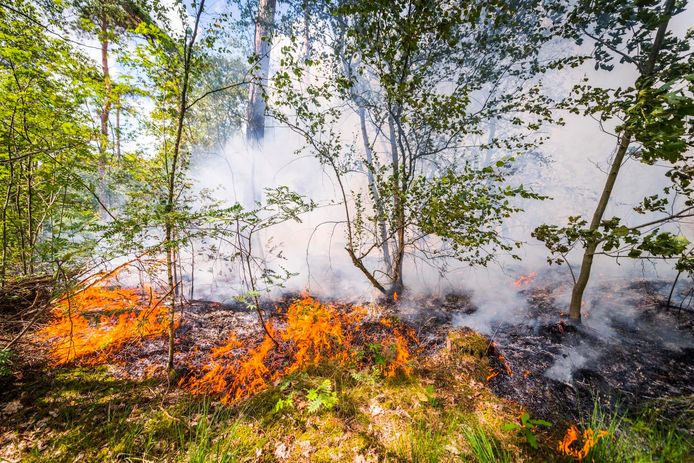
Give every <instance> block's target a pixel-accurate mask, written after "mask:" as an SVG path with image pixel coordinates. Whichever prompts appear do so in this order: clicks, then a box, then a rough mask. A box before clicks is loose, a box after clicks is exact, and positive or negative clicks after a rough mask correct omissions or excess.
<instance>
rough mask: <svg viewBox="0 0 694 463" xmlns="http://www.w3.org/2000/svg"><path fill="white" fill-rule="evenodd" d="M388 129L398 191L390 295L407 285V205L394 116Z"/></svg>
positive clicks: (395, 196)
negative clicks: (404, 264)
mask: <svg viewBox="0 0 694 463" xmlns="http://www.w3.org/2000/svg"><path fill="white" fill-rule="evenodd" d="M388 131H389V134H388V135H389V137H390V146H391V162H392V166H393V185H394V187H395V189H396V191H394V192H393V211H394V214H395V237H396V242H395V247H394V249H395V251H394V252H395V256H394V260H393V266H392V267H391V270H390V275H391V279H392V283H391V287H390V290H389V291H388V292H389V295H393V294H395V293H402V291H403V289H404V288H405V285H404V283H403V278H402V263H403V260H404V257H405V205H404V204H403V202H402V197H401V194H402V191H401V187H400V176H401V175H402V172H401V169H400V158H399V156H398V146H397V142H396V134H395V121H394V120H393V116H390V117H389V118H388Z"/></svg>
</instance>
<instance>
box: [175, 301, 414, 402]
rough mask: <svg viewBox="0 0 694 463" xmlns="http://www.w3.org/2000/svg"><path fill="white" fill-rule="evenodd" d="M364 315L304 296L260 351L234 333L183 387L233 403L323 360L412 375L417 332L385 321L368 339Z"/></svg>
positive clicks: (259, 346) (356, 308)
mask: <svg viewBox="0 0 694 463" xmlns="http://www.w3.org/2000/svg"><path fill="white" fill-rule="evenodd" d="M365 315H366V309H364V308H363V307H360V306H354V307H350V308H349V309H348V310H347V311H344V310H338V308H337V307H335V306H333V305H328V304H323V303H321V302H319V301H318V300H316V299H314V298H313V297H311V296H309V295H307V294H302V297H301V298H300V299H297V300H295V301H293V302H292V303H291V304H290V305H289V307H288V309H287V312H286V315H285V317H284V320H283V321H282V322H283V326H277V327H275V326H273V325H271V324H270V325H268V326H267V328H268V331H269V334H266V335H265V337H264V339H263V340H262V341H261V342H260V343H257V342H256V344H255V347H251V348H249V347H247V345H248V343H251V344H252V343H253V340H247V341H246V342H241V341H239V340H238V339H237V337H236V335H235V334H234V333H232V334H231V335H230V337H229V338H228V340H227V341H226V343H225V344H224V345H222V346H220V347H216V348H214V349H212V352H211V354H210V356H209V358H208V361H207V363H206V364H205V365H203V367H202V369H203V371H204V374H202V375H201V376H196V375H194V376H192V377H190V378H184V379H183V380H182V381H181V384H182V385H183V386H184V387H185V388H186V389H188V390H189V391H190V392H192V393H193V394H203V395H206V394H212V395H218V396H219V397H220V400H221V402H222V403H225V404H230V403H234V402H237V401H239V400H241V399H243V398H247V397H250V396H253V395H254V394H256V393H258V392H261V391H262V390H264V389H266V388H267V387H269V385H270V384H272V383H273V382H275V381H276V380H278V379H279V378H282V377H285V376H287V375H290V374H292V373H294V372H296V371H300V370H303V369H306V368H308V367H310V366H315V365H318V364H320V363H321V362H323V361H330V362H335V363H337V364H341V365H345V364H348V363H368V362H374V365H379V366H380V368H381V371H382V374H383V375H384V376H386V377H394V376H396V375H397V374H398V373H402V374H404V375H409V374H410V372H411V366H410V361H411V356H410V346H411V345H413V344H416V342H417V340H416V337H415V335H414V332H413V331H412V330H411V329H407V328H405V327H403V326H401V325H402V323H401V322H398V321H393V320H390V319H381V320H380V323H379V324H377V326H381V327H382V328H383V329H382V330H379V331H375V332H371V333H369V334H366V333H364V332H363V329H362V322H363V320H364V317H365ZM275 342H277V344H275ZM367 344H369V345H371V346H372V351H371V352H368V350H367V349H366V347H367ZM373 349H376V350H375V351H374V350H373Z"/></svg>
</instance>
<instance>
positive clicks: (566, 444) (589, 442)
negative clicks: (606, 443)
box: [559, 425, 608, 461]
mask: <svg viewBox="0 0 694 463" xmlns="http://www.w3.org/2000/svg"><path fill="white" fill-rule="evenodd" d="M607 434H608V432H607V431H598V432H597V433H596V432H594V431H593V430H592V429H591V428H588V429H586V430H585V431H583V436H582V441H583V447H581V448H578V449H576V448H573V447H572V445H573V444H574V443H575V442H577V441H578V428H577V427H576V426H575V425H572V426H571V427H570V428H568V429H567V430H566V434H565V435H564V438H563V439H562V440H561V441H560V442H559V452H561V453H562V454H564V455H568V456H570V457H573V458H575V459H576V460H578V461H581V460H583V459H584V458H585V457H587V456H588V454H589V453H590V451H591V449H592V448H593V447H595V444H597V443H598V441H599V440H600V439H602V438H603V437H605V436H606V435H607Z"/></svg>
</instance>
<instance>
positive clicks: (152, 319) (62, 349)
mask: <svg viewBox="0 0 694 463" xmlns="http://www.w3.org/2000/svg"><path fill="white" fill-rule="evenodd" d="M111 278H112V276H111V277H110V278H109V280H105V281H101V282H99V283H96V284H92V285H91V286H87V287H86V288H84V289H83V290H81V291H79V292H77V293H75V294H72V295H70V294H66V295H65V296H63V298H62V299H61V300H60V301H59V302H58V303H56V304H55V306H54V307H53V308H52V313H53V315H54V317H53V318H52V320H51V322H50V323H49V324H48V325H47V326H46V327H45V328H43V329H42V330H41V331H39V337H40V338H41V339H43V340H45V341H48V342H49V346H50V347H49V356H50V357H51V359H52V360H53V362H54V364H56V365H63V364H66V363H69V362H71V361H73V360H76V359H84V361H85V362H86V363H88V364H92V365H95V364H99V363H104V362H105V361H107V360H108V358H109V357H110V356H111V355H112V354H113V353H115V352H117V351H118V350H120V349H121V348H122V347H124V346H125V345H126V344H128V343H130V342H135V341H137V340H139V339H142V338H144V337H150V336H157V335H161V334H164V333H166V332H167V330H168V320H167V316H168V307H167V306H166V305H163V304H161V302H162V301H161V300H160V299H158V297H157V296H155V295H154V294H152V292H151V290H150V291H149V294H147V291H143V290H141V289H131V288H120V287H112V286H108V285H107V283H109V281H111ZM147 289H148V288H147Z"/></svg>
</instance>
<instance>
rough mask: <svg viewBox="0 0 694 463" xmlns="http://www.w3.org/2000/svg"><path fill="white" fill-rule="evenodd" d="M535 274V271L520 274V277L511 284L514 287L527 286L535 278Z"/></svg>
mask: <svg viewBox="0 0 694 463" xmlns="http://www.w3.org/2000/svg"><path fill="white" fill-rule="evenodd" d="M536 276H537V272H530V273H528V274H527V275H521V276H520V278H518V279H517V280H516V281H514V282H513V286H515V287H516V288H521V287H523V286H527V285H529V284H530V283H531V282H532V281H533V280H534V279H535V277H536Z"/></svg>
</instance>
